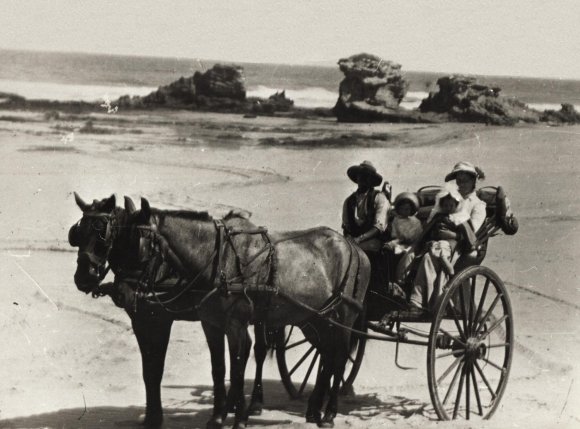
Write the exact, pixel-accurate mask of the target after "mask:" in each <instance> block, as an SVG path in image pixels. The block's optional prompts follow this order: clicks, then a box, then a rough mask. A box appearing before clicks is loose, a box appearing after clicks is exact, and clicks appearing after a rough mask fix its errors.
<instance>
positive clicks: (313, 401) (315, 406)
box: [306, 348, 332, 424]
mask: <svg viewBox="0 0 580 429" xmlns="http://www.w3.org/2000/svg"><path fill="white" fill-rule="evenodd" d="M331 376H332V359H331V356H330V353H328V350H326V349H323V348H321V349H320V368H319V371H318V375H317V376H316V383H315V384H314V389H313V390H312V393H311V394H310V398H308V408H307V409H306V423H316V424H320V422H321V419H320V414H321V410H322V404H323V402H324V395H325V394H326V392H327V391H328V389H329V384H330V377H331Z"/></svg>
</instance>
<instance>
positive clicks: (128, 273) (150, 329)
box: [69, 193, 267, 426]
mask: <svg viewBox="0 0 580 429" xmlns="http://www.w3.org/2000/svg"><path fill="white" fill-rule="evenodd" d="M75 200H76V203H77V205H78V206H79V208H80V209H81V210H82V212H83V217H82V218H81V219H80V220H79V221H78V222H77V223H76V224H75V225H73V226H72V227H71V228H70V230H69V243H70V244H71V246H73V247H78V248H79V251H78V259H77V270H76V272H75V275H74V280H75V284H76V285H77V288H78V289H79V290H81V291H83V292H85V293H92V294H93V296H94V297H98V296H104V295H110V296H111V298H112V299H113V301H114V302H115V304H116V305H117V306H119V307H121V308H124V309H125V311H126V312H127V314H128V315H129V317H130V318H131V324H132V328H133V332H134V334H135V336H136V338H137V342H138V344H139V349H140V352H141V358H142V366H143V380H144V383H145V390H146V404H147V405H146V414H145V422H144V423H145V424H146V425H147V426H158V425H159V424H161V421H162V420H163V410H162V405H161V379H162V376H163V369H164V363H165V355H166V351H167V345H168V343H169V338H170V334H171V326H172V324H173V321H174V320H188V321H199V317H198V315H197V311H196V308H195V305H196V304H197V303H199V301H200V300H201V299H202V298H203V296H204V295H205V294H206V291H197V293H196V292H195V290H193V288H192V287H191V286H193V283H190V284H189V286H186V287H187V288H188V289H189V291H188V292H187V293H185V292H184V285H183V284H182V283H179V280H178V279H179V273H177V272H176V271H175V270H173V269H172V268H171V267H169V266H168V265H167V264H161V265H159V266H156V267H155V273H154V274H155V276H156V278H153V277H151V275H152V274H153V271H152V269H153V265H152V264H151V263H150V259H149V256H150V254H149V253H150V252H151V250H152V249H151V245H152V241H151V239H150V237H148V236H147V233H146V230H143V229H139V228H137V227H135V226H134V225H133V224H132V223H131V218H132V217H134V216H135V212H136V209H135V205H134V204H133V202H132V201H131V199H129V198H128V197H125V209H122V208H120V207H116V200H115V196H114V195H113V196H111V197H110V198H107V199H103V200H101V201H97V200H95V201H93V203H92V204H88V203H85V202H84V201H83V200H82V199H81V198H80V197H79V196H78V195H77V194H76V193H75ZM230 216H231V217H235V216H236V215H235V214H230V215H228V216H226V219H227V218H228V217H230ZM109 269H110V270H112V272H113V273H114V274H115V281H114V283H112V284H111V283H108V284H103V283H102V281H103V280H104V278H105V276H106V275H107V273H108V271H109ZM176 280H177V281H176ZM182 280H183V279H182ZM176 290H177V291H180V292H181V296H180V297H179V298H181V299H183V298H187V300H188V305H187V308H175V307H174V306H173V304H172V302H173V301H172V299H173V298H175V297H174V296H172V294H174V293H175V291H176ZM183 295H187V297H184V296H183ZM265 335H266V331H265V329H264V325H262V324H256V325H255V338H256V344H255V346H254V355H255V358H256V378H255V381H254V389H253V393H252V400H251V404H250V407H249V413H250V414H253V415H257V414H260V413H261V411H262V404H263V390H262V367H263V363H264V360H265V358H266V354H267V346H266V341H265V340H266V339H265ZM223 336H224V334H223V333H222V334H221V337H222V343H223ZM216 341H218V340H217V337H216ZM248 351H249V348H248ZM213 365H214V368H215V369H214V370H215V371H216V372H218V373H219V372H224V373H225V361H224V359H223V354H222V359H221V360H219V359H217V358H216V359H215V362H213Z"/></svg>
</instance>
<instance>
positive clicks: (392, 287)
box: [387, 282, 407, 302]
mask: <svg viewBox="0 0 580 429" xmlns="http://www.w3.org/2000/svg"><path fill="white" fill-rule="evenodd" d="M387 295H388V296H390V297H392V298H395V299H396V300H398V301H405V302H406V301H407V294H406V293H405V291H404V290H403V288H402V287H401V286H399V284H398V283H395V282H389V283H388V284H387Z"/></svg>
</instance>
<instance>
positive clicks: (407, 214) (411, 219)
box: [385, 192, 423, 255]
mask: <svg viewBox="0 0 580 429" xmlns="http://www.w3.org/2000/svg"><path fill="white" fill-rule="evenodd" d="M418 209H419V200H418V199H417V196H416V195H415V194H413V193H411V192H403V193H402V194H399V195H397V198H395V219H394V220H393V224H392V225H393V230H392V231H393V233H392V235H393V238H394V239H393V240H391V241H389V242H388V243H387V244H386V245H385V247H387V248H389V249H391V250H392V251H393V253H394V254H395V255H400V254H402V253H405V252H407V251H408V250H409V249H410V248H411V246H412V245H413V244H414V243H415V241H417V239H418V238H419V237H420V236H421V233H422V232H423V228H422V226H421V221H420V220H419V219H417V217H416V216H415V214H416V213H417V210H418Z"/></svg>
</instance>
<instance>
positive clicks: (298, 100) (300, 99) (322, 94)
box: [247, 85, 428, 109]
mask: <svg viewBox="0 0 580 429" xmlns="http://www.w3.org/2000/svg"><path fill="white" fill-rule="evenodd" d="M282 90H284V89H283V88H271V87H268V86H264V85H259V86H255V87H252V88H250V89H249V90H248V91H247V95H248V97H260V98H268V97H269V96H270V95H272V94H274V93H276V92H279V91H282ZM285 91H286V97H288V98H290V99H291V100H294V105H295V106H297V107H308V108H316V107H322V108H327V109H331V108H332V107H334V105H335V104H336V100H337V98H338V88H337V90H336V91H329V90H328V89H325V88H319V87H307V88H302V89H285ZM427 95H428V94H427V93H426V92H420V91H410V92H408V93H407V95H406V97H405V98H404V99H403V101H402V102H401V106H402V107H404V108H406V109H415V108H417V107H419V104H421V100H423V99H424V98H425V97H427Z"/></svg>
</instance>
